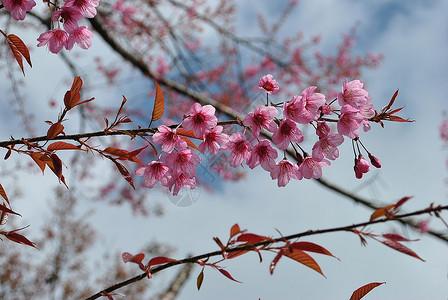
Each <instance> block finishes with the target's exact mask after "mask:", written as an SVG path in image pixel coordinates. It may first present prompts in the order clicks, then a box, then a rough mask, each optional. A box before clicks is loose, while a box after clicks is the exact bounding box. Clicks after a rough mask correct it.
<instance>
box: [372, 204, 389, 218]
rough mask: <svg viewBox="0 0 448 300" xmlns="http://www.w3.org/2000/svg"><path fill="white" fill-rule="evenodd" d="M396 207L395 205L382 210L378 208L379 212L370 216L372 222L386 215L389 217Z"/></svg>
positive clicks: (376, 211)
mask: <svg viewBox="0 0 448 300" xmlns="http://www.w3.org/2000/svg"><path fill="white" fill-rule="evenodd" d="M394 206H395V205H393V204H392V205H388V206H385V207H380V208H378V209H377V210H375V211H374V212H373V214H372V215H371V216H370V221H373V220H375V219H378V218H379V217H382V216H384V215H387V214H388V213H389V212H390V211H391V209H392V208H394Z"/></svg>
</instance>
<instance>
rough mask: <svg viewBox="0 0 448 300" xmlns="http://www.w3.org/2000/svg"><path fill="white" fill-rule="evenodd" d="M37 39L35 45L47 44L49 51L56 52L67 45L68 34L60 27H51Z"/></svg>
mask: <svg viewBox="0 0 448 300" xmlns="http://www.w3.org/2000/svg"><path fill="white" fill-rule="evenodd" d="M37 40H38V41H39V44H37V47H42V46H45V45H48V49H49V50H50V52H52V53H55V54H56V53H59V52H60V51H61V50H62V48H63V47H66V46H67V41H68V35H67V32H65V31H63V30H61V29H53V30H50V31H47V32H44V33H42V34H41V35H40V36H39V38H38V39H37Z"/></svg>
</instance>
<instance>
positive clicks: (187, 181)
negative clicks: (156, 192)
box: [168, 173, 196, 196]
mask: <svg viewBox="0 0 448 300" xmlns="http://www.w3.org/2000/svg"><path fill="white" fill-rule="evenodd" d="M173 187H174V188H173ZM183 187H187V188H189V189H191V190H193V189H194V188H195V187H196V178H194V177H193V178H188V177H187V176H185V174H184V173H180V174H179V176H177V177H173V178H172V179H171V181H170V183H169V186H168V188H169V189H170V191H171V190H172V191H173V195H174V196H177V194H179V191H180V190H181V189H182V188H183Z"/></svg>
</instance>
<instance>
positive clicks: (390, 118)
mask: <svg viewBox="0 0 448 300" xmlns="http://www.w3.org/2000/svg"><path fill="white" fill-rule="evenodd" d="M389 121H392V122H408V123H412V122H414V120H409V119H403V118H401V117H399V116H389Z"/></svg>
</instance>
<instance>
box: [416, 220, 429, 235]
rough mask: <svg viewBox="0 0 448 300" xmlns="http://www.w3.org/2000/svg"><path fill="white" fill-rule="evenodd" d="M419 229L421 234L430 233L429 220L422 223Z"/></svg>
mask: <svg viewBox="0 0 448 300" xmlns="http://www.w3.org/2000/svg"><path fill="white" fill-rule="evenodd" d="M418 229H419V231H420V233H427V232H428V231H429V219H426V220H422V221H420V223H419V224H418Z"/></svg>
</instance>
